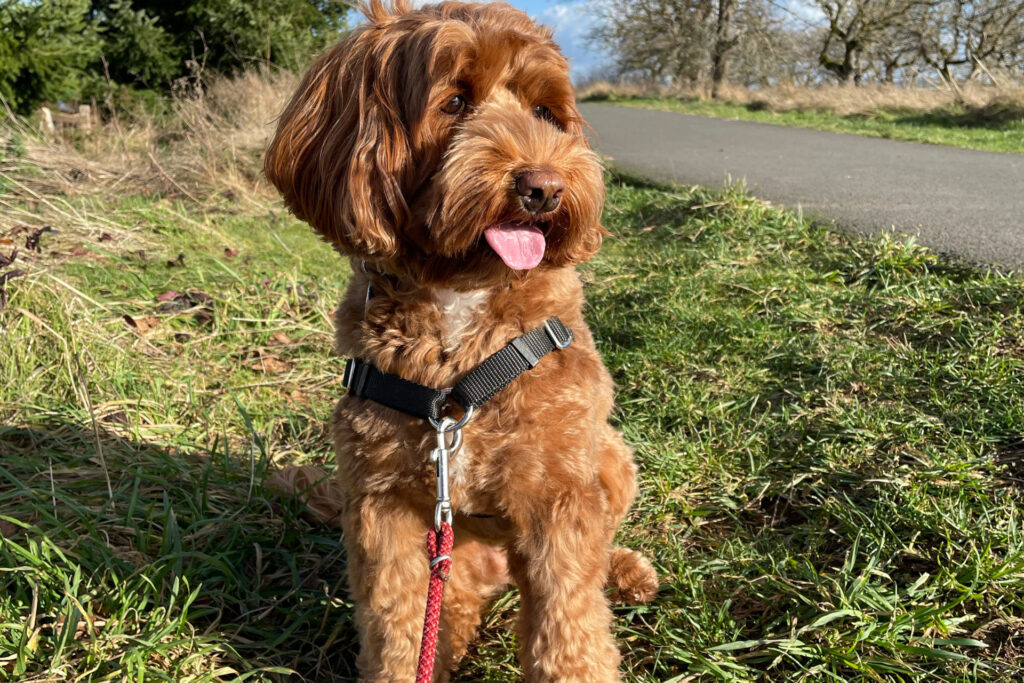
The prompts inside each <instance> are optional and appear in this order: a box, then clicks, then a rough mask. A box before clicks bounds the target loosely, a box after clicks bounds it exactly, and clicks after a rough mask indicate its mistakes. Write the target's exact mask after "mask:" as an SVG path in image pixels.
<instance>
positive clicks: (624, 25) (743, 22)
mask: <svg viewBox="0 0 1024 683" xmlns="http://www.w3.org/2000/svg"><path fill="white" fill-rule="evenodd" d="M598 18H599V21H598V24H597V28H595V29H594V30H593V31H592V32H591V33H590V36H589V38H590V40H591V42H592V43H594V44H596V45H598V46H600V47H602V48H605V49H607V50H608V51H610V52H611V53H612V54H613V55H614V58H615V61H616V66H617V68H618V71H619V73H620V74H621V75H623V76H627V77H628V76H640V77H642V78H645V79H647V80H650V81H654V82H659V83H666V84H669V85H677V86H678V85H684V84H686V85H695V84H697V83H698V82H710V84H711V87H712V94H713V95H714V96H718V95H719V93H720V91H721V88H722V86H724V85H725V84H726V83H727V82H728V81H729V73H730V69H731V67H732V65H733V64H734V62H735V61H736V59H737V55H740V54H743V55H744V56H745V57H749V56H750V55H751V54H752V53H753V52H756V51H762V50H765V49H766V48H767V49H768V50H769V51H770V46H771V45H772V44H773V43H772V41H773V40H774V38H773V32H772V31H770V30H765V29H766V28H767V27H768V26H769V25H772V24H774V23H775V22H774V19H773V18H772V12H771V9H770V5H769V4H768V2H767V1H766V0H634V2H629V3H615V2H605V3H603V4H600V5H598ZM745 73H748V72H745Z"/></svg>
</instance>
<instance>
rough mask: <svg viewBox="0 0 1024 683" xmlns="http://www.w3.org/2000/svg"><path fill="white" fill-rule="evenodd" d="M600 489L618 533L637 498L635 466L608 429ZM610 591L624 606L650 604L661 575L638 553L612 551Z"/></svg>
mask: <svg viewBox="0 0 1024 683" xmlns="http://www.w3.org/2000/svg"><path fill="white" fill-rule="evenodd" d="M600 448H601V453H602V461H601V471H600V478H601V487H602V488H603V489H604V490H605V491H606V493H607V496H608V524H609V525H610V526H611V528H612V529H613V530H614V529H617V528H618V526H619V523H620V522H621V521H622V518H623V517H624V516H625V515H626V512H627V511H628V510H629V507H630V505H632V503H633V498H635V497H636V465H635V464H634V462H633V456H632V454H631V453H630V450H629V447H628V446H626V444H625V442H623V440H622V436H621V435H620V434H619V433H618V432H616V431H615V430H613V429H612V428H611V427H607V429H606V432H605V434H604V438H603V439H602V444H601V446H600ZM607 586H608V587H609V588H614V589H616V599H617V600H621V601H623V602H649V601H650V600H652V599H653V598H654V596H655V594H656V593H657V592H658V574H657V572H655V571H654V567H653V566H652V565H651V562H650V560H648V559H647V558H646V557H644V556H643V555H641V554H640V553H638V552H637V551H635V550H630V549H629V548H622V547H616V548H613V549H612V555H611V562H610V564H609V571H608V583H607Z"/></svg>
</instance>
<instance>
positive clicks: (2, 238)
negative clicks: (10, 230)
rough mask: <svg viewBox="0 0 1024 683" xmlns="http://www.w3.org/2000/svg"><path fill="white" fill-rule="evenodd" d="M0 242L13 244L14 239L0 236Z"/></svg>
mask: <svg viewBox="0 0 1024 683" xmlns="http://www.w3.org/2000/svg"><path fill="white" fill-rule="evenodd" d="M0 244H3V245H8V244H14V240H12V239H9V238H7V237H0Z"/></svg>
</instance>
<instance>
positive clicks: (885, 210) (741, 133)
mask: <svg viewBox="0 0 1024 683" xmlns="http://www.w3.org/2000/svg"><path fill="white" fill-rule="evenodd" d="M581 111H582V113H583V116H584V118H586V119H587V121H588V122H589V123H590V125H591V126H592V127H593V129H594V131H593V143H594V146H595V148H596V149H597V150H598V151H599V152H600V153H601V154H603V155H605V156H607V157H610V158H611V160H612V165H613V166H614V167H616V168H618V169H620V170H622V171H624V172H626V173H629V174H633V175H639V176H642V177H646V178H650V179H652V180H657V181H669V182H674V183H682V184H699V185H708V186H712V187H721V186H722V185H723V184H724V183H725V182H728V181H733V182H735V181H741V180H742V181H744V182H745V183H746V186H747V188H748V190H750V192H751V193H752V194H753V195H754V196H756V197H760V198H762V199H767V200H769V201H771V202H772V203H775V204H781V205H784V206H787V207H789V208H792V209H796V208H798V207H800V208H802V210H803V213H804V215H805V216H807V217H809V218H813V219H815V220H820V221H827V222H829V223H833V224H835V225H836V226H838V227H840V228H843V229H846V230H851V231H854V232H859V233H866V234H877V233H880V232H883V231H893V230H895V231H896V232H900V233H907V234H910V235H917V236H918V243H920V244H923V245H925V246H928V247H931V248H932V249H935V250H936V251H938V252H940V253H943V254H947V255H952V256H954V257H957V258H960V259H964V260H967V261H971V262H975V263H994V264H998V265H1002V266H1005V267H1010V268H1014V269H1020V268H1024V154H1000V153H995V152H978V151H974V150H966V149H957V148H953V147H941V146H938V145H925V144H919V143H913V142H897V141H894V140H884V139H881V138H869V137H863V136H860V135H845V134H841V133H826V132H823V131H817V130H809V129H805V128H789V127H785V126H775V125H771V124H765V123H753V122H749V121H728V120H725V119H714V118H707V117H703V116H691V115H688V114H679V113H675V112H665V111H655V110H650V109H637V108H632V107H617V106H612V105H606V104H584V105H582V107H581Z"/></svg>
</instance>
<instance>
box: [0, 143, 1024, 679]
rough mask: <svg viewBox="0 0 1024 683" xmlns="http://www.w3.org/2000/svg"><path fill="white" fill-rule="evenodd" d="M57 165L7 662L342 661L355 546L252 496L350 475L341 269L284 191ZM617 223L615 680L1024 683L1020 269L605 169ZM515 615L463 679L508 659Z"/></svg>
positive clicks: (14, 406) (29, 326)
mask: <svg viewBox="0 0 1024 683" xmlns="http://www.w3.org/2000/svg"><path fill="white" fill-rule="evenodd" d="M115 140H116V139H115ZM129 142H130V140H129ZM33 154H36V153H35V152H33V151H32V148H31V145H28V144H27V143H25V142H18V140H17V138H16V136H15V137H14V138H9V139H8V142H7V144H6V145H4V146H3V155H4V156H3V157H2V158H0V208H2V209H3V212H4V213H3V215H2V216H0V254H2V255H3V256H7V257H9V256H10V254H11V252H12V251H13V250H14V249H15V248H18V249H19V254H18V257H17V259H16V260H15V261H14V263H12V264H10V265H9V266H7V267H5V268H3V269H0V278H2V277H4V276H3V274H4V273H7V274H8V276H9V275H10V274H11V273H14V272H15V271H16V270H22V271H24V275H23V276H21V277H16V278H9V281H8V282H6V285H5V290H6V299H7V300H6V305H5V308H4V310H3V311H2V312H0V377H2V378H3V382H2V383H0V532H2V539H0V680H5V681H76V680H83V681H101V680H129V681H146V680H168V681H227V680H253V681H284V680H309V681H328V680H351V679H352V677H353V675H354V671H353V656H354V650H355V642H354V633H353V628H352V625H351V604H350V602H349V601H348V598H347V596H346V594H345V590H344V584H343V570H344V562H345V558H344V556H343V553H342V552H341V550H340V546H339V538H338V534H337V532H336V531H335V530H333V529H330V528H326V527H323V526H320V525H317V524H313V523H310V522H307V521H305V520H304V519H303V518H302V515H301V511H300V510H298V509H297V508H296V507H295V506H294V505H293V504H291V503H290V502H288V501H280V500H276V499H274V498H273V497H272V496H270V495H269V494H268V493H266V492H264V490H263V486H262V483H263V481H264V479H265V477H266V475H267V473H268V471H270V470H272V468H275V467H278V466H281V465H285V464H291V463H299V462H302V463H314V464H327V465H328V466H329V451H330V447H329V443H328V437H327V434H326V433H325V421H326V419H327V416H328V413H329V410H330V408H331V406H332V404H333V402H334V401H335V400H336V398H337V396H338V395H339V394H340V393H341V392H342V388H341V385H340V378H341V371H342V361H341V359H339V358H336V357H333V356H332V355H331V353H330V346H331V332H330V330H331V326H330V322H329V316H330V312H331V309H332V308H333V306H334V304H335V302H336V300H337V299H338V296H339V294H340V292H341V289H342V287H343V286H344V284H345V280H346V277H347V275H348V273H347V271H346V266H345V265H344V264H343V263H342V261H341V260H340V259H339V258H338V257H337V256H336V255H334V254H333V252H332V251H331V250H330V249H329V248H328V247H327V246H325V245H324V244H323V243H321V242H319V241H318V240H317V239H316V238H315V237H314V236H313V235H312V234H311V232H310V231H309V230H308V229H307V228H305V227H304V226H302V225H301V224H299V223H297V222H296V221H295V220H294V219H292V218H291V217H289V216H288V215H287V214H286V213H285V212H284V211H283V210H282V207H281V206H280V204H279V203H278V202H277V201H276V200H275V199H273V198H272V197H271V196H269V195H268V194H263V195H261V194H259V193H254V194H253V195H251V196H249V195H242V194H239V193H234V192H216V191H207V192H205V193H204V194H201V195H200V192H201V190H202V188H203V187H204V186H203V185H202V184H197V185H190V184H188V183H187V182H186V180H183V179H181V180H174V181H173V182H170V183H169V185H170V186H171V187H169V188H163V189H160V190H159V191H157V192H153V191H146V185H145V184H144V183H135V182H130V180H125V179H124V178H121V179H118V178H116V177H115V178H112V179H106V180H103V182H102V183H99V182H98V181H96V180H95V179H96V178H98V177H99V175H98V174H97V173H95V172H93V170H90V168H89V167H86V166H85V165H84V162H83V163H81V164H78V165H77V166H75V165H74V164H72V166H74V167H75V168H79V167H80V168H79V173H80V175H76V174H74V173H71V171H69V170H67V168H65V170H63V171H61V172H60V173H59V174H58V173H57V171H54V170H52V169H48V168H44V165H43V164H42V162H40V161H38V159H37V157H38V154H36V156H35V157H33ZM55 156H56V157H59V156H60V155H59V154H58V155H55ZM66 156H68V155H66ZM243 156H244V155H243ZM47 158H49V157H47ZM76 163H77V162H76ZM164 166H165V168H166V166H167V164H166V163H164ZM55 174H56V175H55ZM169 174H170V172H168V173H167V174H161V173H156V174H155V175H154V178H156V177H157V176H159V177H163V176H164V175H169ZM57 175H60V178H61V180H60V182H59V183H58V182H57V181H56V180H55V178H56V177H57ZM126 177H127V176H126ZM90 179H92V180H90ZM101 180H102V178H101ZM165 180H166V178H165ZM154 182H155V181H154ZM175 185H176V186H178V189H177V190H175V188H174V187H173V186H175ZM125 188H126V189H125ZM186 193H187V194H188V195H192V198H191V199H190V198H189V197H187V196H185V195H186ZM171 195H177V196H171ZM606 224H607V225H608V227H609V228H610V229H611V231H612V232H613V233H614V237H612V238H610V239H609V240H608V241H607V242H606V248H605V249H604V250H603V251H602V252H601V254H600V255H599V257H598V258H597V259H596V260H595V261H593V262H592V263H591V264H588V266H587V267H586V268H585V269H584V277H585V279H586V282H587V283H588V284H587V295H588V300H589V306H588V319H589V321H590V323H591V325H592V327H593V329H594V332H595V334H596V336H597V338H598V339H599V342H600V345H601V350H602V352H603V354H604V356H605V359H606V361H607V363H608V365H609V367H610V368H611V370H612V373H613V375H614V377H615V379H616V381H617V383H618V387H619V388H618V404H619V410H618V413H617V415H616V419H617V421H618V423H619V425H620V427H621V428H622V429H623V431H624V432H625V434H626V436H627V439H628V441H629V442H630V443H632V444H633V445H634V446H635V448H636V453H637V458H638V460H639V462H640V464H641V477H642V494H641V497H640V499H639V500H638V502H637V505H636V507H635V509H634V511H633V513H632V514H631V516H630V518H629V520H628V523H627V524H626V525H625V527H624V529H623V532H622V534H621V539H620V540H621V541H622V542H623V543H625V544H627V545H629V546H631V547H635V548H640V549H642V550H644V551H645V552H646V553H648V554H649V555H650V556H651V557H653V558H654V559H655V561H656V564H657V566H658V568H659V570H660V572H661V574H662V576H663V585H662V588H661V591H660V594H659V596H658V598H657V599H656V601H655V602H654V603H653V604H650V605H646V606H642V607H636V606H629V605H626V606H620V607H617V608H616V620H615V630H616V634H617V636H618V637H619V641H620V643H621V646H622V650H623V655H624V663H623V669H624V671H625V672H626V676H627V679H628V680H630V681H644V682H651V683H653V682H654V681H674V682H676V683H680V682H682V681H755V680H760V681H805V680H806V681H862V680H905V681H932V680H946V681H966V680H979V681H1015V680H1020V679H1021V676H1022V675H1024V670H1022V669H1021V668H1020V666H1019V664H1018V662H1019V661H1020V658H1021V657H1022V656H1024V603H1022V600H1024V599H1022V595H1024V526H1022V524H1024V522H1022V520H1024V490H1022V487H1024V313H1022V306H1024V281H1022V280H1021V279H1019V278H1016V277H1011V276H1003V275H999V274H996V273H990V272H983V271H980V270H973V269H968V268H964V267H960V266H958V265H955V264H950V263H945V262H942V261H940V260H938V259H937V258H936V257H935V256H934V255H932V254H930V253H929V252H927V251H925V250H923V249H921V248H918V247H916V246H914V245H913V244H912V243H909V242H904V241H901V240H898V239H892V238H883V239H878V240H874V241H853V240H850V239H848V238H846V237H843V236H840V235H838V234H835V233H832V232H829V231H826V230H824V229H822V228H819V227H814V226H811V225H810V224H808V223H807V222H804V221H802V220H800V219H798V218H797V217H796V216H794V215H793V214H791V213H787V212H783V211H780V210H778V209H774V208H769V207H766V206H764V205H762V204H760V203H757V202H755V201H753V200H751V199H749V198H747V197H746V196H745V195H744V194H743V193H742V191H740V190H739V189H733V190H729V191H724V192H711V191H706V190H700V189H683V188H665V187H653V186H647V185H645V184H643V183H641V182H636V181H631V180H628V179H622V178H615V177H610V178H609V199H608V206H607V211H606ZM45 225H52V226H53V227H54V228H55V229H56V232H42V233H39V234H38V236H37V238H33V235H34V234H35V233H36V231H37V230H38V229H39V228H42V227H44V226H45ZM34 241H38V247H39V249H38V251H36V250H33V249H30V248H27V247H26V243H29V244H31V243H32V242H34ZM516 605H517V597H516V594H515V592H514V591H512V592H510V593H509V594H507V595H505V596H503V597H502V598H501V599H500V600H499V601H498V602H497V603H496V605H495V606H494V607H493V609H491V610H490V612H489V613H488V614H487V615H486V617H485V628H484V629H483V633H482V638H481V640H480V641H479V642H478V643H477V645H476V646H475V647H474V649H473V651H472V652H471V654H470V656H469V657H468V658H467V660H466V661H465V662H464V663H463V665H462V667H461V668H460V670H459V672H458V675H457V680H460V681H466V682H468V681H507V680H515V679H516V678H517V671H518V669H517V665H516V663H515V658H514V646H515V638H514V636H513V635H512V631H511V627H512V623H513V619H514V611H515V608H516ZM295 674H297V675H295Z"/></svg>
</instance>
